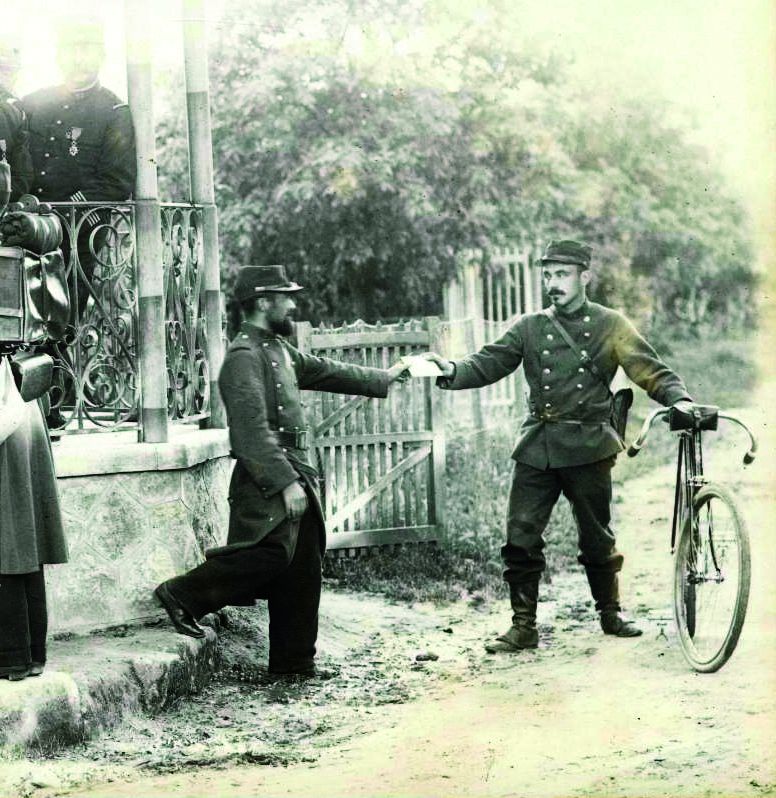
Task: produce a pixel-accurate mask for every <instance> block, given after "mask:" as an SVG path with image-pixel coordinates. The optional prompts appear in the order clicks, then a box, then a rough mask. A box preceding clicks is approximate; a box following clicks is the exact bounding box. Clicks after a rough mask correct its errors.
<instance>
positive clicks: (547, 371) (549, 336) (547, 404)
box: [542, 316, 590, 408]
mask: <svg viewBox="0 0 776 798" xmlns="http://www.w3.org/2000/svg"><path fill="white" fill-rule="evenodd" d="M582 321H584V322H589V321H590V316H585V317H584V319H582ZM583 335H584V336H585V338H589V337H590V333H589V332H584V333H583ZM547 340H548V341H553V340H555V336H554V335H553V334H552V333H547ZM581 352H582V355H583V356H584V357H587V350H586V349H582V350H581ZM542 354H543V355H549V354H550V350H549V349H543V350H542ZM577 371H578V372H579V373H580V374H584V373H585V369H584V368H583V367H582V366H580V367H579V368H578V369H577ZM542 372H543V373H544V374H551V373H552V370H551V369H549V368H545V369H542ZM584 387H585V386H584V385H583V384H582V383H581V382H578V383H577V389H578V390H582V388H584ZM544 390H545V391H549V390H550V386H549V385H545V386H544ZM577 404H578V405H581V404H584V401H583V400H582V399H580V400H579V401H577ZM544 406H545V407H548V408H549V407H552V402H545V404H544Z"/></svg>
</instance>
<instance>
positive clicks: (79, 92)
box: [60, 78, 101, 100]
mask: <svg viewBox="0 0 776 798" xmlns="http://www.w3.org/2000/svg"><path fill="white" fill-rule="evenodd" d="M100 85H101V84H100V80H99V78H98V79H97V80H95V81H94V83H92V85H91V86H86V88H83V89H76V90H75V91H72V90H71V89H68V88H67V86H65V84H64V83H63V84H62V86H61V87H60V88H61V89H62V94H64V95H65V96H66V97H70V98H71V99H72V100H80V99H83V98H85V97H89V96H90V95H91V94H93V93H94V92H95V91H97V89H99V88H100Z"/></svg>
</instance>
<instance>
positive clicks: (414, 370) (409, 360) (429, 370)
mask: <svg viewBox="0 0 776 798" xmlns="http://www.w3.org/2000/svg"><path fill="white" fill-rule="evenodd" d="M401 362H402V363H403V364H404V365H405V366H406V367H407V369H408V370H409V372H410V376H411V377H441V376H442V372H441V370H440V368H439V366H437V364H436V363H434V361H433V360H427V359H426V358H425V357H422V356H421V355H405V356H404V357H403V358H402V359H401Z"/></svg>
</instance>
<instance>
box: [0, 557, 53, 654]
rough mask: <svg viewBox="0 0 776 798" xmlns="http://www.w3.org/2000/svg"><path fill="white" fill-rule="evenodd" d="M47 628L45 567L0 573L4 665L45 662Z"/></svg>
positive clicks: (0, 642)
mask: <svg viewBox="0 0 776 798" xmlns="http://www.w3.org/2000/svg"><path fill="white" fill-rule="evenodd" d="M47 629H48V612H47V609H46V582H45V579H44V576H43V566H42V565H41V566H40V570H39V571H33V572H32V573H28V574H13V575H7V574H0V630H2V634H0V667H2V668H13V667H28V666H29V665H30V664H31V663H32V662H38V663H40V664H41V665H42V664H44V663H45V662H46V632H47Z"/></svg>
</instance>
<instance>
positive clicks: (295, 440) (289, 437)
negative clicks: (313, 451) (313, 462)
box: [273, 427, 313, 450]
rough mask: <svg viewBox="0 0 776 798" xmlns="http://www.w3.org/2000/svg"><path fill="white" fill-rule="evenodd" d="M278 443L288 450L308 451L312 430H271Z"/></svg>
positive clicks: (302, 428) (306, 428) (305, 428)
mask: <svg viewBox="0 0 776 798" xmlns="http://www.w3.org/2000/svg"><path fill="white" fill-rule="evenodd" d="M273 431H274V433H275V435H277V438H278V442H279V443H280V444H281V445H283V446H288V447H289V448H290V449H301V450H306V449H309V448H310V447H311V445H312V437H313V436H312V430H311V429H310V427H296V428H294V429H282V430H281V429H276V430H273Z"/></svg>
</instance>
